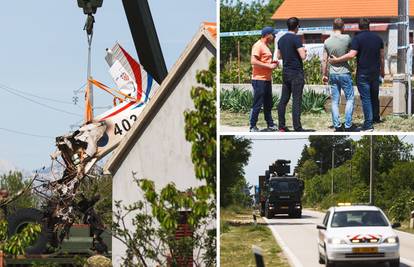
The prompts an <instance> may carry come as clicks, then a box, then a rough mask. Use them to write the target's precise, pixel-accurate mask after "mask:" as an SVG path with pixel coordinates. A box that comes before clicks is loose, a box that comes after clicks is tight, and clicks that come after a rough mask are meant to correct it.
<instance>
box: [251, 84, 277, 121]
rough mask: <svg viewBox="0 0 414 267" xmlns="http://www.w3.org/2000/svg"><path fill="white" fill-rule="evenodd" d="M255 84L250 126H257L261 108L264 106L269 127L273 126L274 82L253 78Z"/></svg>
mask: <svg viewBox="0 0 414 267" xmlns="http://www.w3.org/2000/svg"><path fill="white" fill-rule="evenodd" d="M252 85H253V106H252V111H251V112H250V128H253V127H254V126H256V123H257V119H258V117H259V113H260V109H261V108H262V106H263V112H264V118H265V121H266V122H267V126H268V127H273V126H275V124H274V123H273V119H272V113H271V111H272V106H273V98H272V82H271V81H262V80H252Z"/></svg>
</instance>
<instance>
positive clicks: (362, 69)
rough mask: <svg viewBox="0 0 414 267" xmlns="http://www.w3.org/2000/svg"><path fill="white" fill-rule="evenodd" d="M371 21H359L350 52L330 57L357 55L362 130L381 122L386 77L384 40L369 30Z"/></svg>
mask: <svg viewBox="0 0 414 267" xmlns="http://www.w3.org/2000/svg"><path fill="white" fill-rule="evenodd" d="M369 24H370V21H369V19H367V18H362V19H360V21H359V29H360V30H361V32H359V33H358V34H357V35H356V36H355V37H354V38H353V39H352V43H351V50H350V51H349V53H347V54H345V55H343V56H341V57H338V58H335V57H333V58H330V59H329V62H331V63H338V62H344V61H348V60H350V59H352V58H353V57H355V56H356V57H357V86H358V91H359V94H360V96H361V102H362V109H363V111H364V125H363V127H362V131H369V132H371V131H373V130H374V127H373V123H376V122H380V121H381V120H380V115H379V85H380V76H381V77H384V42H383V41H382V39H381V37H379V36H378V35H377V34H375V33H373V32H370V31H369Z"/></svg>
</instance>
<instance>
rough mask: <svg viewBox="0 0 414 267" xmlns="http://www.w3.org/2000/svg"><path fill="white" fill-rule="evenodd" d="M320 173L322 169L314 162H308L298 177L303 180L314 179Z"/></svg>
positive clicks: (300, 170) (301, 168)
mask: <svg viewBox="0 0 414 267" xmlns="http://www.w3.org/2000/svg"><path fill="white" fill-rule="evenodd" d="M319 172H320V168H319V167H318V165H317V164H316V162H315V161H313V160H310V159H309V160H306V161H305V162H304V163H303V164H302V165H301V166H300V168H299V169H298V175H299V177H300V178H301V179H303V180H308V179H311V178H313V177H314V176H315V175H317V174H318V173H319Z"/></svg>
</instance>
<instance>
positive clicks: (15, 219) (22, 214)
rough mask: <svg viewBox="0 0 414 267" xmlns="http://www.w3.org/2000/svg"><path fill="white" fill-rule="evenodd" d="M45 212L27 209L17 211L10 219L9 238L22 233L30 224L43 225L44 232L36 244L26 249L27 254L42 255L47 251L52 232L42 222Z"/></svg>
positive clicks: (8, 219)
mask: <svg viewBox="0 0 414 267" xmlns="http://www.w3.org/2000/svg"><path fill="white" fill-rule="evenodd" d="M42 218H43V212H42V211H40V210H37V209H33V208H26V209H20V210H17V211H16V212H15V213H14V214H11V215H10V216H9V217H8V218H7V221H8V224H9V226H8V227H9V229H8V232H9V236H12V235H14V234H16V233H19V232H21V231H22V229H23V228H24V227H25V226H26V225H27V224H29V223H38V224H41V225H42V231H41V232H40V234H39V236H38V238H37V239H36V240H35V241H34V243H33V244H32V245H31V246H30V247H28V248H26V253H27V254H42V253H44V252H45V251H46V247H47V243H48V241H49V238H50V237H51V231H48V229H47V228H46V226H45V225H44V223H43V222H42Z"/></svg>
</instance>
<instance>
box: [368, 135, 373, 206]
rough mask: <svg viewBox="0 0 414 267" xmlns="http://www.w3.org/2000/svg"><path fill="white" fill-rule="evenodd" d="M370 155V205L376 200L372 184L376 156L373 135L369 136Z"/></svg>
mask: <svg viewBox="0 0 414 267" xmlns="http://www.w3.org/2000/svg"><path fill="white" fill-rule="evenodd" d="M369 137H370V138H369V155H370V160H369V204H370V205H374V200H373V196H372V193H373V190H372V184H373V181H372V179H373V177H372V174H373V165H374V156H373V149H372V135H370V136H369Z"/></svg>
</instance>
